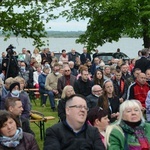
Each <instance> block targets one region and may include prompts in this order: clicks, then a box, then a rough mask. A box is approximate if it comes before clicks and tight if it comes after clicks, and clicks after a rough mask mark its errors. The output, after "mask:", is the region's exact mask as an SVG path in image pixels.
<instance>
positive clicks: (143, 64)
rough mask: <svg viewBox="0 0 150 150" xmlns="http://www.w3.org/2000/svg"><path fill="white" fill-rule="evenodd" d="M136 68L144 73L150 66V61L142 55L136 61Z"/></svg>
mask: <svg viewBox="0 0 150 150" xmlns="http://www.w3.org/2000/svg"><path fill="white" fill-rule="evenodd" d="M134 68H139V69H141V71H142V72H143V73H145V71H146V70H147V69H149V68H150V61H149V60H147V58H146V57H141V58H140V59H138V60H137V61H136V62H135V66H134Z"/></svg>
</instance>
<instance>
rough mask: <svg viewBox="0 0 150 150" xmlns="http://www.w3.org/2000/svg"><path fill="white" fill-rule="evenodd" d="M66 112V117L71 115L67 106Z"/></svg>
mask: <svg viewBox="0 0 150 150" xmlns="http://www.w3.org/2000/svg"><path fill="white" fill-rule="evenodd" d="M65 110H66V115H68V114H69V107H67V106H66V108H65Z"/></svg>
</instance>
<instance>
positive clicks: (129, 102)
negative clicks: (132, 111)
mask: <svg viewBox="0 0 150 150" xmlns="http://www.w3.org/2000/svg"><path fill="white" fill-rule="evenodd" d="M132 107H137V108H138V109H139V111H140V116H141V121H142V122H145V119H144V117H143V114H142V110H141V109H142V105H141V102H140V101H138V100H126V101H124V102H123V103H122V104H121V105H120V110H119V119H118V121H117V122H116V123H115V124H112V125H109V126H108V127H107V129H106V137H105V138H106V143H107V145H108V146H110V142H109V136H110V134H111V132H112V130H114V129H116V130H119V131H120V133H121V134H122V136H124V132H123V130H122V128H121V127H120V126H119V124H120V122H121V120H122V118H123V112H124V111H125V109H127V108H132Z"/></svg>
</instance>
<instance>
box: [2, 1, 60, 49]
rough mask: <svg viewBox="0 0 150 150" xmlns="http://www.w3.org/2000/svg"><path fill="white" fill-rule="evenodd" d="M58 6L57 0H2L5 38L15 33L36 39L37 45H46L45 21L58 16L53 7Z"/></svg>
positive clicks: (35, 43)
mask: <svg viewBox="0 0 150 150" xmlns="http://www.w3.org/2000/svg"><path fill="white" fill-rule="evenodd" d="M58 6H59V5H58V2H57V0H56V1H53V0H34V1H33V0H0V30H1V31H2V34H3V35H5V37H6V38H5V40H7V39H8V38H9V37H10V35H11V34H14V35H15V36H16V37H17V36H21V37H23V38H28V37H29V38H32V39H34V43H33V44H34V45H36V46H42V45H44V43H43V41H41V37H45V36H46V32H45V24H44V23H46V22H48V21H50V20H51V19H55V18H57V16H55V15H54V14H53V9H54V8H56V7H58Z"/></svg>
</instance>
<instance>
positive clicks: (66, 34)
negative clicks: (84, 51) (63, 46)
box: [0, 31, 84, 38]
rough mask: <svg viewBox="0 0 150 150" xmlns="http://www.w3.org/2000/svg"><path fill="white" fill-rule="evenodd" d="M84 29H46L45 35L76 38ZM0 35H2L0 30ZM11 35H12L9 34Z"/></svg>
mask: <svg viewBox="0 0 150 150" xmlns="http://www.w3.org/2000/svg"><path fill="white" fill-rule="evenodd" d="M83 33H84V31H47V37H54V38H78V37H79V35H81V34H83ZM0 36H1V37H2V36H4V35H3V34H2V31H0ZM11 36H14V35H13V34H11Z"/></svg>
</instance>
